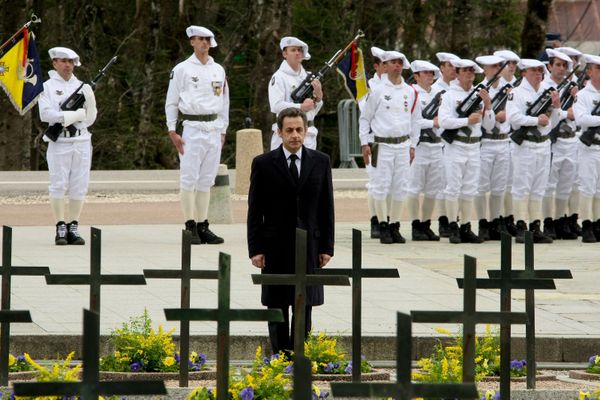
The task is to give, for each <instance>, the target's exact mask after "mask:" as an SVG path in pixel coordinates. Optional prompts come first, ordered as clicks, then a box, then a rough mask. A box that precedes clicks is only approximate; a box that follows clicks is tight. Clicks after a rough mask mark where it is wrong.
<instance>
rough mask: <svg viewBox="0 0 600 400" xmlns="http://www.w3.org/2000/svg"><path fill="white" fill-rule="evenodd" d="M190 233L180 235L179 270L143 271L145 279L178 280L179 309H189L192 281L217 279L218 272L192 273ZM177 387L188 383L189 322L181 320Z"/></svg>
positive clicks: (185, 385) (185, 232)
mask: <svg viewBox="0 0 600 400" xmlns="http://www.w3.org/2000/svg"><path fill="white" fill-rule="evenodd" d="M191 258H192V233H191V232H190V231H188V230H185V229H184V230H182V233H181V269H180V270H175V269H145V270H144V276H145V277H146V279H179V280H181V295H180V296H181V308H182V309H188V308H190V286H191V280H192V279H218V278H219V271H217V270H214V271H199V270H196V271H192V270H191V264H192V263H191ZM179 326H180V327H179V332H180V333H179V386H180V387H187V386H188V382H189V366H188V360H189V358H190V321H188V320H181V321H180V325H179Z"/></svg>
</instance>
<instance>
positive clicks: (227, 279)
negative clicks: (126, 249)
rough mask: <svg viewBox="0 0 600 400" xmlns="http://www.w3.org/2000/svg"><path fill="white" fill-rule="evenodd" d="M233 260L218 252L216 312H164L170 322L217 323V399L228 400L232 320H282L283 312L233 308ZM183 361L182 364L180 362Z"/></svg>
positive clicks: (200, 310) (204, 310)
mask: <svg viewBox="0 0 600 400" xmlns="http://www.w3.org/2000/svg"><path fill="white" fill-rule="evenodd" d="M230 290H231V257H230V256H229V255H228V254H224V253H219V306H218V308H217V309H199V308H175V309H173V308H171V309H168V308H167V309H165V316H166V318H167V320H168V321H184V320H185V321H217V400H226V399H227V397H228V389H229V325H230V322H231V321H277V322H281V321H283V315H282V313H281V310H251V309H234V310H232V309H231V307H230V296H231V295H230ZM180 362H181V361H180Z"/></svg>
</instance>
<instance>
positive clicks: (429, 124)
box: [410, 83, 443, 147]
mask: <svg viewBox="0 0 600 400" xmlns="http://www.w3.org/2000/svg"><path fill="white" fill-rule="evenodd" d="M412 87H414V88H415V90H416V91H417V93H418V94H419V98H418V100H417V101H418V102H419V104H420V106H421V112H422V110H424V109H425V107H427V106H428V105H429V103H431V101H432V100H433V98H434V97H435V93H434V91H433V87H431V88H430V89H429V92H428V91H426V90H425V89H423V88H422V87H421V86H420V85H419V84H418V83H415V84H414V85H412ZM423 129H432V130H433V132H434V133H435V134H436V135H437V136H439V135H440V133H441V132H440V131H439V130H438V129H437V128H434V126H433V120H432V119H425V118H421V119H420V120H419V132H418V133H417V134H416V135H413V136H411V138H410V140H411V142H412V146H416V145H417V143H419V137H420V135H421V132H420V131H421V130H423ZM413 132H414V131H413ZM419 146H428V147H441V146H443V143H442V142H440V143H429V142H423V143H420V144H419Z"/></svg>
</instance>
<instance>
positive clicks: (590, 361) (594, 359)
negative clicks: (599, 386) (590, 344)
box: [588, 354, 598, 367]
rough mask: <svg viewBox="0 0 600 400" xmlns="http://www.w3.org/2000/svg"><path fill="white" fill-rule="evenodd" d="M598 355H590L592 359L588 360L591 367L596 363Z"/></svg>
mask: <svg viewBox="0 0 600 400" xmlns="http://www.w3.org/2000/svg"><path fill="white" fill-rule="evenodd" d="M596 357H598V356H597V355H595V354H594V355H593V356H591V357H590V359H589V360H588V363H589V364H590V367H591V366H593V365H594V364H595V363H596Z"/></svg>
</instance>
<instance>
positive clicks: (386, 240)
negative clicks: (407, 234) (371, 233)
mask: <svg viewBox="0 0 600 400" xmlns="http://www.w3.org/2000/svg"><path fill="white" fill-rule="evenodd" d="M379 243H383V244H392V243H394V240H393V239H392V232H391V231H390V224H388V223H387V222H380V223H379Z"/></svg>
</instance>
